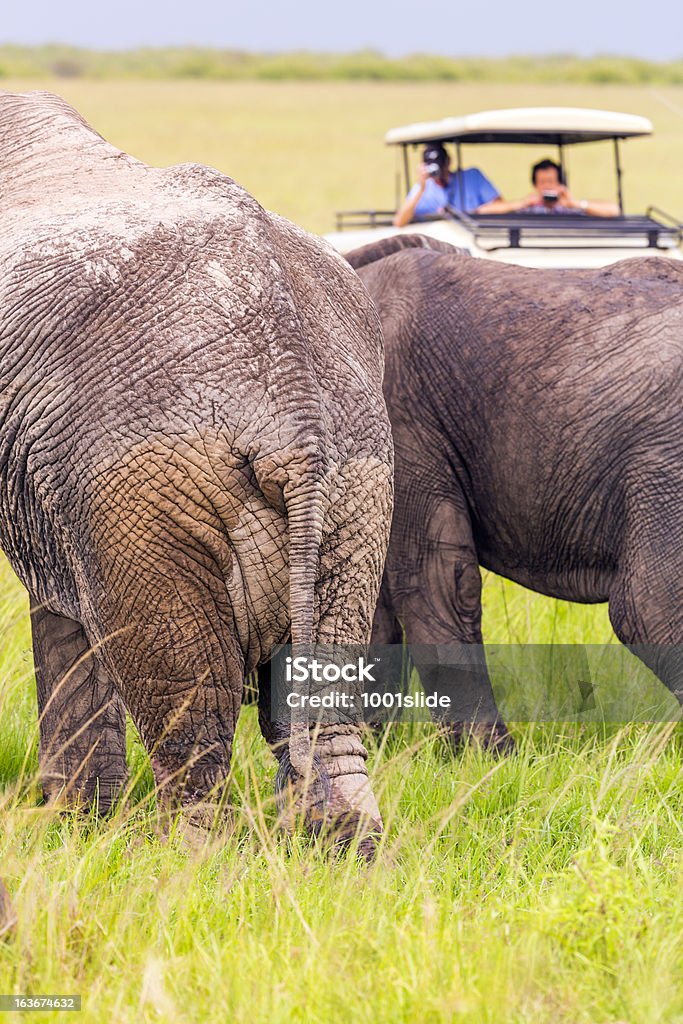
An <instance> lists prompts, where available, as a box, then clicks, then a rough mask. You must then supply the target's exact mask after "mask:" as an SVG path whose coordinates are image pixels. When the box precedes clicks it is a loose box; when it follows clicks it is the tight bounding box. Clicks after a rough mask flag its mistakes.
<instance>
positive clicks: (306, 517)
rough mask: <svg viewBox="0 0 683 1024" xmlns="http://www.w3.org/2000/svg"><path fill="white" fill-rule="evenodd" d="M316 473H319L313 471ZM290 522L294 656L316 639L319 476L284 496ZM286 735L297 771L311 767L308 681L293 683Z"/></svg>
mask: <svg viewBox="0 0 683 1024" xmlns="http://www.w3.org/2000/svg"><path fill="white" fill-rule="evenodd" d="M315 476H316V477H318V474H315ZM286 506H287V518H288V524H289V613H290V622H291V633H292V648H293V650H295V652H296V655H297V656H309V655H311V656H312V654H313V645H314V643H315V640H316V637H315V628H314V623H315V586H316V579H317V575H318V565H319V561H320V544H321V542H322V534H323V524H324V518H325V513H324V506H323V494H322V485H321V481H320V479H319V477H318V478H317V479H314V480H313V481H311V482H309V483H308V486H306V485H304V484H299V485H297V486H296V487H295V488H294V490H293V494H292V495H291V496H290V497H289V498H288V499H286ZM293 685H294V693H295V694H296V695H297V696H298V698H299V699H298V700H295V701H293V704H294V706H293V707H292V711H291V728H290V736H289V760H290V762H291V765H292V767H293V768H294V770H295V771H296V772H298V774H299V775H302V776H304V775H306V773H307V772H310V770H311V738H310V732H309V717H308V716H309V713H308V701H307V700H306V699H305V698H307V697H308V692H309V683H308V682H305V683H294V684H293Z"/></svg>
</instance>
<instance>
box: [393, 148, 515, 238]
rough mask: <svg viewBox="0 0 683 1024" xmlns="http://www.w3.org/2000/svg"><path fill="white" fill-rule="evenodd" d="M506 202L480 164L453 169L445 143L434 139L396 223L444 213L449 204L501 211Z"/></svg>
mask: <svg viewBox="0 0 683 1024" xmlns="http://www.w3.org/2000/svg"><path fill="white" fill-rule="evenodd" d="M503 205H505V203H504V200H503V199H502V197H501V195H500V193H499V191H498V189H497V188H496V186H495V185H494V184H492V182H490V181H489V179H488V178H487V177H486V175H485V174H482V172H481V171H480V170H479V168H478V167H467V168H465V169H464V170H463V171H455V172H452V171H451V160H450V157H449V155H448V152H447V150H446V149H445V147H444V146H442V145H441V143H430V144H429V145H428V146H425V149H424V152H423V154H422V163H421V164H420V166H419V167H418V169H417V181H416V183H415V184H414V185H413V187H412V188H411V190H410V192H409V193H408V195H407V196H406V198H405V200H404V202H403V204H402V205H401V206H400V208H399V209H398V210H397V211H396V214H395V215H394V226H395V227H397V228H402V227H403V226H404V225H405V224H409V223H410V221H411V220H415V219H416V218H417V217H428V216H430V215H431V216H433V215H435V214H439V213H443V212H444V210H445V208H446V207H447V206H452V207H454V208H455V209H456V210H461V211H462V212H463V213H500V212H503V211H502V209H501V207H502V206H503Z"/></svg>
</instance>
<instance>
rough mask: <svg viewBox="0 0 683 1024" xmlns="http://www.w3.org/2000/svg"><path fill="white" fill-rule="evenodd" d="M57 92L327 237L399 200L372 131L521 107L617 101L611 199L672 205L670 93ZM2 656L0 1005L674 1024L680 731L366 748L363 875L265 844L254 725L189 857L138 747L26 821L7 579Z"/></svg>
mask: <svg viewBox="0 0 683 1024" xmlns="http://www.w3.org/2000/svg"><path fill="white" fill-rule="evenodd" d="M30 84H34V83H30ZM3 85H4V87H5V88H13V87H14V86H16V87H17V88H21V89H25V88H27V87H29V83H26V82H21V83H12V82H7V81H5V82H3ZM35 85H36V86H40V85H43V86H44V83H35ZM52 88H54V86H52ZM59 88H60V91H61V92H62V93H63V94H64V95H65V96H66V97H67V98H68V99H69V100H71V101H72V102H73V103H74V104H75V105H76V106H77V107H78V108H79V109H80V110H81V111H82V112H83V113H84V114H85V116H86V117H87V118H88V119H89V120H90V121H91V122H92V123H93V124H94V125H95V127H97V128H98V130H100V131H101V132H102V133H103V134H104V135H105V136H106V137H107V138H109V139H110V140H111V141H112V142H114V143H115V144H116V145H118V146H120V147H122V148H124V149H127V150H128V151H130V152H132V153H133V154H135V155H136V156H138V157H141V158H142V159H144V160H147V161H149V162H151V163H156V164H169V163H175V162H181V161H186V160H199V161H203V162H206V163H210V164H213V165H215V166H217V167H219V168H220V169H221V170H223V171H225V172H226V173H228V174H231V175H232V176H233V177H235V178H237V179H238V180H240V181H241V182H242V183H243V184H245V185H246V186H247V187H249V188H250V189H251V190H252V191H253V192H254V193H255V195H256V196H257V197H258V198H259V199H260V201H261V202H262V203H263V204H264V205H265V206H267V207H269V208H271V209H274V210H277V211H278V212H280V213H283V214H285V215H287V216H289V217H291V218H292V219H294V220H296V221H298V222H299V223H301V224H302V225H304V226H305V227H307V228H309V229H311V230H316V231H321V232H323V231H325V230H327V229H329V228H331V226H332V223H331V213H332V211H333V210H334V209H335V208H340V207H354V206H364V205H367V204H370V205H378V206H384V205H386V204H391V203H392V201H393V175H394V163H393V158H392V155H391V154H390V153H389V152H388V151H386V150H385V148H384V147H383V146H382V144H381V136H382V133H383V131H384V130H385V129H386V128H387V127H390V126H391V125H394V124H400V123H402V122H407V121H411V120H417V119H423V118H431V117H440V116H443V115H445V114H446V113H458V112H461V111H462V112H465V111H469V110H475V109H483V108H486V107H497V106H512V105H518V104H532V103H533V104H537V103H561V104H569V105H593V106H599V107H605V108H611V109H615V110H630V111H633V112H636V113H641V114H645V115H646V116H649V117H651V118H652V119H653V121H654V122H655V127H656V129H657V135H656V137H655V138H654V139H653V140H652V141H651V142H634V143H631V144H630V145H628V146H627V147H626V160H625V165H626V173H627V177H626V197H627V204H628V205H629V207H630V208H632V209H634V208H636V207H638V206H643V205H644V204H645V203H647V202H649V201H656V202H658V204H660V205H661V206H663V207H664V208H671V209H672V211H673V212H679V213H682V214H683V194H681V192H680V186H679V184H678V181H679V180H680V174H679V168H680V166H681V163H682V161H683V90H681V89H678V90H677V89H673V88H669V89H652V90H646V89H631V88H625V87H604V88H602V89H596V88H592V89H588V88H579V87H574V88H571V89H569V88H567V89H561V88H559V87H547V88H543V89H539V88H538V87H535V88H531V87H529V88H525V87H521V86H514V87H501V86H476V87H475V86H469V85H450V84H449V85H441V86H432V85H420V86H415V85H391V86H389V85H376V86H370V85H353V84H339V85H330V84H326V83H322V84H321V83H316V84H314V85H308V86H305V85H294V84H285V85H282V84H281V85H277V86H275V85H267V84H265V83H232V84H219V83H196V82H188V83H183V84H179V83H169V84H165V83H159V82H154V83H151V82H148V83H144V84H142V85H136V84H135V83H131V82H126V83H122V84H118V83H115V82H106V83H91V82H88V83H85V82H78V81H75V82H69V83H64V82H62V83H60V86H59ZM589 151H590V152H589ZM532 155H534V156H535V153H534V154H529V153H522V154H519V155H515V156H514V157H511V158H509V159H508V158H506V159H505V161H503V160H502V159H501V157H500V153H498V152H497V151H495V150H491V151H490V157H489V156H487V162H486V164H485V169H486V170H487V172H489V173H490V174H491V177H493V178H494V180H495V181H496V182H497V183H498V184H499V186H500V187H501V188H502V189H503V191H504V192H505V193H507V194H509V195H516V194H521V193H523V192H525V191H526V190H527V181H526V173H527V169H528V165H529V162H530V159H531V156H532ZM603 159H604V165H605V166H604V169H603ZM582 161H583V162H580V161H579V159H578V158H577V160H576V164H575V165H574V164H572V171H573V174H572V184H573V185H574V186H575V187H576V188H577V189H578V190H579V191H584V182H586V185H585V189H586V190H587V189H588V183H589V182H590V186H591V187H590V191H591V192H592V193H593V194H609V189H610V179H609V173H608V172H609V170H610V167H609V154H608V153H607V152H605V154H604V158H601V157H600V155H599V147H588V148H587V150H586V153H585V155H584V157H582ZM484 593H485V634H486V638H487V640H489V641H491V642H496V643H506V642H526V641H533V642H536V643H551V642H563V643H574V642H584V643H587V642H590V643H610V642H613V640H614V638H613V634H612V632H611V629H610V626H609V621H608V618H607V614H606V610H605V609H604V608H603V607H597V608H587V607H578V606H568V605H565V604H562V603H559V602H552V601H549V600H547V599H544V598H541V597H539V596H538V595H533V594H529V593H528V592H526V591H523V590H521V589H520V588H516V587H514V586H512V585H511V584H507V583H505V582H503V581H502V580H500V579H498V578H496V577H493V576H487V577H486V580H485V591H484ZM0 639H1V641H2V642H1V644H0V737H1V739H0V787H2V792H1V793H0V807H1V808H2V814H1V816H0V864H1V865H2V875H3V877H4V878H5V880H6V882H7V884H8V887H9V889H10V890H11V892H12V895H13V898H14V900H15V903H16V907H17V910H18V913H19V917H20V927H19V932H18V935H17V938H16V941H15V942H14V943H12V944H7V945H4V946H3V945H0V993H3V992H5V993H10V992H26V993H29V994H39V993H49V992H53V993H62V994H69V993H71V994H80V995H81V996H82V997H83V1005H84V1013H83V1019H85V1020H87V1021H98V1022H99V1021H103V1022H104V1021H107V1022H108V1021H116V1022H128V1021H130V1022H133V1021H135V1022H147V1021H149V1022H152V1021H164V1022H165V1021H168V1022H194V1021H208V1020H234V1021H239V1022H242V1021H243V1022H247V1021H248V1022H253V1021H272V1022H280V1021H282V1022H292V1024H294V1022H304V1021H314V1022H318V1021H320V1022H325V1024H327V1022H337V1021H339V1022H340V1024H341V1022H344V1024H346V1022H355V1021H365V1020H370V1021H378V1022H387V1024H389V1022H397V1021H429V1022H442V1021H443V1022H448V1021H462V1022H468V1024H469V1022H471V1024H480V1022H491V1024H500V1022H508V1021H509V1022H522V1021H524V1022H527V1021H528V1022H539V1024H543V1022H546V1021H548V1022H553V1024H565V1022H566V1024H603V1022H614V1024H616V1022H628V1024H641V1022H643V1024H645V1022H655V1021H661V1022H676V1021H683V955H682V949H681V940H680V933H681V927H682V925H683V886H682V884H681V883H682V882H683V858H682V852H683V836H682V825H681V821H682V820H683V819H682V814H681V811H682V809H683V807H682V805H683V788H682V787H681V768H682V766H683V758H682V754H681V747H680V743H679V740H678V738H677V736H676V735H672V732H673V730H674V729H675V727H674V726H663V725H662V726H644V725H643V726H628V727H623V728H618V727H614V728H607V727H605V728H603V729H597V728H589V727H585V726H584V727H581V726H575V727H569V726H565V727H564V728H559V727H557V728H552V727H550V726H540V725H536V726H533V725H528V724H527V725H520V726H517V727H515V735H516V738H517V740H518V752H517V754H516V755H515V756H512V757H509V758H507V759H504V760H502V761H498V762H497V761H495V760H494V759H493V758H491V757H489V756H484V755H481V754H480V753H479V752H478V751H477V750H475V749H469V750H467V751H465V753H464V754H463V755H462V756H458V757H454V756H453V755H452V754H451V752H450V751H449V750H448V749H447V748H446V747H445V746H444V745H443V743H442V741H441V740H440V738H439V737H438V736H437V735H436V733H435V731H434V729H433V728H432V727H429V726H411V727H406V728H404V729H403V730H396V731H394V732H393V733H391V734H389V736H388V737H387V738H386V739H385V741H384V742H383V743H381V744H379V745H377V744H376V745H375V747H374V749H373V752H372V764H373V773H374V777H375V779H376V786H377V791H378V794H379V798H380V804H381V806H382V809H383V812H384V816H385V821H386V824H387V833H386V838H385V841H384V844H383V847H382V849H381V851H380V854H379V857H378V860H377V863H376V865H375V866H373V867H372V868H370V869H369V870H367V869H364V868H362V867H360V866H359V865H358V864H357V863H356V861H355V860H354V858H353V857H346V858H341V859H339V860H337V861H329V860H327V859H325V857H324V856H323V855H322V853H321V851H319V850H318V849H316V847H315V846H314V845H313V844H310V843H308V842H306V841H304V840H301V839H299V840H297V841H295V843H294V844H293V846H292V847H291V848H289V849H288V848H287V846H286V845H285V844H284V843H283V842H282V840H281V839H279V838H278V837H277V836H276V835H275V834H274V830H273V822H274V809H273V805H272V784H273V774H274V765H273V762H272V759H271V757H270V755H269V754H268V753H267V752H266V751H265V749H264V745H263V743H262V741H261V739H260V736H259V733H258V728H257V723H256V720H255V715H254V711H253V709H252V708H246V709H245V710H244V712H243V715H242V718H241V721H240V727H239V733H238V739H237V743H236V750H235V757H234V783H233V793H234V801H235V804H236V807H237V814H236V824H235V831H234V833H233V835H232V836H231V837H230V838H229V839H227V840H226V841H224V842H220V841H216V842H215V843H213V844H208V845H207V847H206V849H205V850H204V851H203V852H201V853H197V854H192V855H190V854H188V853H187V852H186V851H185V850H183V849H182V848H181V847H179V846H178V845H177V844H174V843H170V844H167V843H163V842H161V841H160V839H159V838H158V837H157V833H156V828H155V823H154V818H153V815H152V813H151V811H150V810H149V808H148V806H147V804H146V803H145V796H146V795H147V794H149V792H150V788H151V778H150V773H149V769H148V766H147V763H146V760H145V757H144V755H143V753H142V751H141V749H140V746H139V743H138V741H137V740H136V738H135V736H134V735H133V734H132V733H131V737H130V763H131V776H132V781H131V785H130V788H129V793H128V796H127V799H126V801H125V803H124V805H123V806H122V807H121V809H120V811H119V812H118V813H117V815H116V816H115V817H113V818H112V819H111V820H110V821H108V822H106V823H101V824H98V825H96V824H94V823H93V822H91V821H87V820H86V821H82V820H71V819H69V818H57V817H55V816H54V815H53V814H51V813H49V812H48V811H47V810H45V809H44V808H42V807H41V806H40V805H39V803H38V800H37V790H36V785H35V772H36V732H37V726H36V709H35V699H34V694H33V676H32V663H31V657H30V637H29V632H28V621H27V602H26V598H25V595H24V593H23V591H22V589H21V587H20V586H19V584H18V583H17V581H16V580H15V579H14V577H13V576H12V574H11V572H10V571H9V569H8V568H7V566H6V565H5V564H4V563H0ZM557 682H558V685H561V684H562V682H563V681H562V680H559V679H558V681H557ZM649 685H651V686H652V687H653V688H654V690H656V689H657V688H658V684H657V683H655V682H653V681H652V680H650V681H649ZM55 1016H56V1015H54V1014H52V1015H51V1014H49V1013H42V1012H38V1013H36V1014H35V1015H34V1016H33V1017H32V1018H31V1019H33V1020H36V1021H39V1020H48V1019H54V1018H55ZM8 1019H12V1018H11V1017H9V1018H8ZM17 1019H18V1018H17Z"/></svg>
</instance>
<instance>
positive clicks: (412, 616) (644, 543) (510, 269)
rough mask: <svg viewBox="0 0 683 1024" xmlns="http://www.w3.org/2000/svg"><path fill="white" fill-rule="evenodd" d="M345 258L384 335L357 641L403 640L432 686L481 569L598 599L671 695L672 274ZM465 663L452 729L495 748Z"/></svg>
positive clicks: (674, 635) (479, 656)
mask: <svg viewBox="0 0 683 1024" xmlns="http://www.w3.org/2000/svg"><path fill="white" fill-rule="evenodd" d="M402 250H403V251H402ZM348 258H349V261H350V262H351V264H352V265H353V266H355V267H356V268H357V271H358V273H359V275H360V277H361V280H362V281H363V283H364V285H365V287H366V288H367V289H368V291H369V293H370V295H371V296H372V298H373V300H374V302H375V304H376V306H377V309H378V312H379V314H380V319H381V320H382V324H383V328H384V336H385V358H386V369H385V395H386V398H387V405H388V408H389V415H390V418H391V422H392V428H393V433H394V445H395V459H396V470H395V472H396V478H395V511H394V524H393V527H392V534H391V541H390V546H389V555H388V558H387V567H386V571H385V578H384V583H383V586H382V596H381V600H380V604H379V607H378V611H377V616H376V620H375V626H374V638H373V639H374V641H375V642H378V643H380V642H381V643H390V642H398V641H399V640H400V638H401V630H400V626H403V628H404V629H405V634H406V637H407V640H408V641H409V643H412V644H413V645H417V646H416V648H415V649H416V651H417V652H418V654H417V658H416V660H417V661H418V662H419V660H420V653H419V652H420V651H421V650H422V648H421V647H420V645H427V646H426V647H425V652H426V653H425V652H423V657H424V664H422V665H420V664H418V668H419V669H420V671H421V675H422V682H423V684H424V685H425V688H426V689H435V688H436V687H438V686H439V685H440V684H441V683H442V682H443V681H444V680H445V678H446V677H447V675H448V673H449V672H450V671H451V667H449V665H448V664H447V661H448V655H447V654H444V653H443V652H444V651H446V652H447V651H448V650H449V649H453V650H455V651H456V653H457V650H458V645H468V644H472V645H480V644H481V641H482V634H481V600H480V592H481V579H480V569H479V567H480V566H484V567H486V568H487V569H491V570H493V571H494V572H497V573H499V574H501V575H503V576H506V577H508V578H509V579H512V580H515V581H516V582H517V583H520V584H522V585H523V586H525V587H529V588H530V589H532V590H536V591H539V592H541V593H543V594H548V595H550V596H552V597H557V598H562V599H565V600H569V601H578V602H585V603H591V602H605V601H606V602H609V613H610V618H611V621H612V624H613V626H614V629H615V632H616V633H617V636H618V637H619V638H620V639H621V641H622V642H623V643H624V644H626V645H628V646H629V647H630V648H631V649H632V650H633V651H634V652H635V653H637V654H638V655H639V656H640V657H641V658H642V660H643V661H644V662H645V663H646V664H648V665H649V667H650V668H652V669H653V670H654V671H655V672H656V673H657V674H658V675H659V677H660V678H661V679H662V680H663V681H664V682H665V683H666V684H667V686H668V687H669V688H670V689H671V690H672V691H673V693H674V694H675V695H676V696H677V697H678V698H679V700H680V699H682V698H683V659H682V657H681V650H682V649H681V646H680V645H681V644H682V643H683V287H682V286H683V268H682V267H681V265H680V264H678V263H677V262H675V261H673V260H665V259H661V258H640V259H631V260H626V261H623V262H621V263H617V264H615V265H614V266H610V267H606V268H604V269H601V270H595V271H592V270H577V271H569V270H529V269H524V268H521V267H515V266H505V265H500V264H496V263H494V262H492V261H487V260H476V259H472V258H471V257H469V256H467V255H466V254H463V253H461V252H459V251H458V250H455V249H453V248H452V247H450V246H447V245H445V244H443V243H438V242H433V241H432V240H430V239H426V238H424V237H420V236H402V237H400V238H395V239H389V240H385V241H382V242H379V243H376V244H374V245H370V246H365V247H364V248H363V249H360V250H356V251H355V252H353V253H351V254H350V255H349V257H348ZM435 645H441V646H440V647H438V648H437V646H435ZM471 650H472V655H471V663H470V664H469V665H468V664H467V663H465V665H464V667H463V668H462V671H461V677H460V684H459V685H460V686H461V698H460V699H461V706H460V708H459V710H460V712H461V718H462V719H464V720H467V719H469V720H471V721H477V722H478V723H479V726H478V729H479V731H484V732H488V731H489V730H490V732H491V739H492V740H493V741H494V742H497V741H500V742H503V743H504V742H505V728H504V726H503V724H502V723H501V722H500V720H499V717H498V713H497V710H496V704H495V700H494V696H493V692H492V689H491V685H490V682H489V679H488V675H487V673H486V667H485V664H484V660H483V652H482V651H481V648H480V647H473V648H471ZM435 651H436V653H435ZM455 661H456V662H457V657H455ZM457 731H458V728H457V727H456V728H455V732H456V733H457Z"/></svg>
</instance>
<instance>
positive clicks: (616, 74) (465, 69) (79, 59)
mask: <svg viewBox="0 0 683 1024" xmlns="http://www.w3.org/2000/svg"><path fill="white" fill-rule="evenodd" d="M2 75H5V76H8V77H9V76H13V77H24V78H26V77H41V76H44V75H54V76H56V77H58V78H122V77H124V78H203V79H223V80H241V79H264V80H266V81H274V80H276V81H311V80H315V81H370V82H372V81H377V82H539V83H542V82H558V83H567V84H578V83H589V84H590V83H595V84H605V83H615V84H619V83H621V84H624V85H631V84H632V85H643V84H651V83H657V84H660V85H681V84H683V59H682V60H676V61H668V62H659V63H658V62H655V61H647V60H641V59H639V58H636V57H619V56H615V55H609V54H607V55H598V56H595V57H590V58H584V59H581V58H578V57H574V56H572V55H571V54H562V53H560V54H550V55H548V56H546V57H524V56H516V57H504V58H490V57H446V56H437V55H434V54H426V53H414V54H410V55H409V56H406V57H401V58H392V57H387V56H385V55H384V54H382V53H379V52H378V51H376V50H362V51H359V52H356V53H343V54H334V53H311V52H308V51H301V52H290V53H251V52H246V51H243V50H213V49H207V48H197V47H180V48H164V49H140V50H130V51H122V52H113V51H96V50H83V49H79V48H77V47H74V46H61V45H52V46H39V47H23V46H10V45H5V46H0V76H2Z"/></svg>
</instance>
